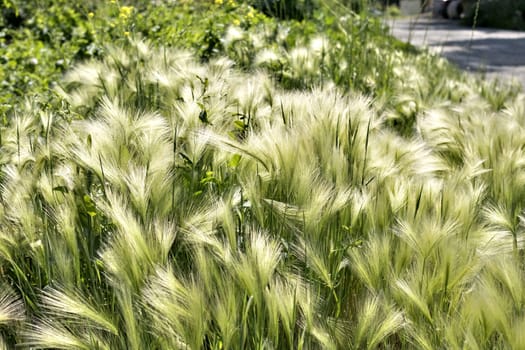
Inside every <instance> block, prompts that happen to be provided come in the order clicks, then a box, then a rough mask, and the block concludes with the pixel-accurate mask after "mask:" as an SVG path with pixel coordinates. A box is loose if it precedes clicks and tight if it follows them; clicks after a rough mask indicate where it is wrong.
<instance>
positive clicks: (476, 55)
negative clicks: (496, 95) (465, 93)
mask: <svg viewBox="0 0 525 350" xmlns="http://www.w3.org/2000/svg"><path fill="white" fill-rule="evenodd" d="M412 3H414V1H405V3H404V4H403V2H402V8H401V10H402V11H403V12H405V14H406V12H407V11H414V6H412V5H413V4H412ZM416 8H417V7H416ZM408 14H409V15H410V14H411V13H410V12H409V13H408ZM387 22H388V25H389V26H390V28H391V32H392V34H393V35H394V36H395V37H397V38H398V39H400V40H403V41H406V42H410V43H411V44H413V45H415V46H418V47H428V48H429V50H431V51H433V52H437V53H439V54H441V55H442V56H444V57H446V58H447V59H449V60H450V61H452V62H454V63H456V64H457V65H458V66H459V67H461V68H462V69H464V70H467V71H469V72H472V73H482V74H486V76H487V77H488V78H497V79H500V80H513V79H515V80H517V81H519V82H521V84H522V86H523V87H524V89H525V32H517V31H510V30H497V29H488V28H475V29H472V28H468V27H464V26H461V25H460V24H459V23H458V22H457V21H453V20H445V19H438V18H431V16H430V15H429V14H424V15H422V16H418V15H413V14H412V16H410V17H408V18H397V19H389V20H388V21H387Z"/></svg>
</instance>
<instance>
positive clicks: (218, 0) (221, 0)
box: [215, 0, 223, 5]
mask: <svg viewBox="0 0 525 350" xmlns="http://www.w3.org/2000/svg"><path fill="white" fill-rule="evenodd" d="M222 3H223V0H215V5H222Z"/></svg>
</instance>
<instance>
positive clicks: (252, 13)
mask: <svg viewBox="0 0 525 350" xmlns="http://www.w3.org/2000/svg"><path fill="white" fill-rule="evenodd" d="M246 17H248V18H249V19H252V18H253V17H255V13H254V11H253V9H250V11H249V12H248V13H247V14H246Z"/></svg>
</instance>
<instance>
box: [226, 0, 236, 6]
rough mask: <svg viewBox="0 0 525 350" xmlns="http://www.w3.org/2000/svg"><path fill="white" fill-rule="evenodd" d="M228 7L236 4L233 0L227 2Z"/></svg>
mask: <svg viewBox="0 0 525 350" xmlns="http://www.w3.org/2000/svg"><path fill="white" fill-rule="evenodd" d="M228 5H230V6H235V5H236V4H235V1H234V0H228Z"/></svg>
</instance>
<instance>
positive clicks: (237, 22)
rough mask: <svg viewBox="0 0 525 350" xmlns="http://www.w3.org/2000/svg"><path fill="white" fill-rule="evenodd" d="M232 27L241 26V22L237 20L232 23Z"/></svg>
mask: <svg viewBox="0 0 525 350" xmlns="http://www.w3.org/2000/svg"><path fill="white" fill-rule="evenodd" d="M232 23H233V25H236V26H239V25H241V21H239V20H238V19H237V18H236V19H234V20H233V21H232Z"/></svg>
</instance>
